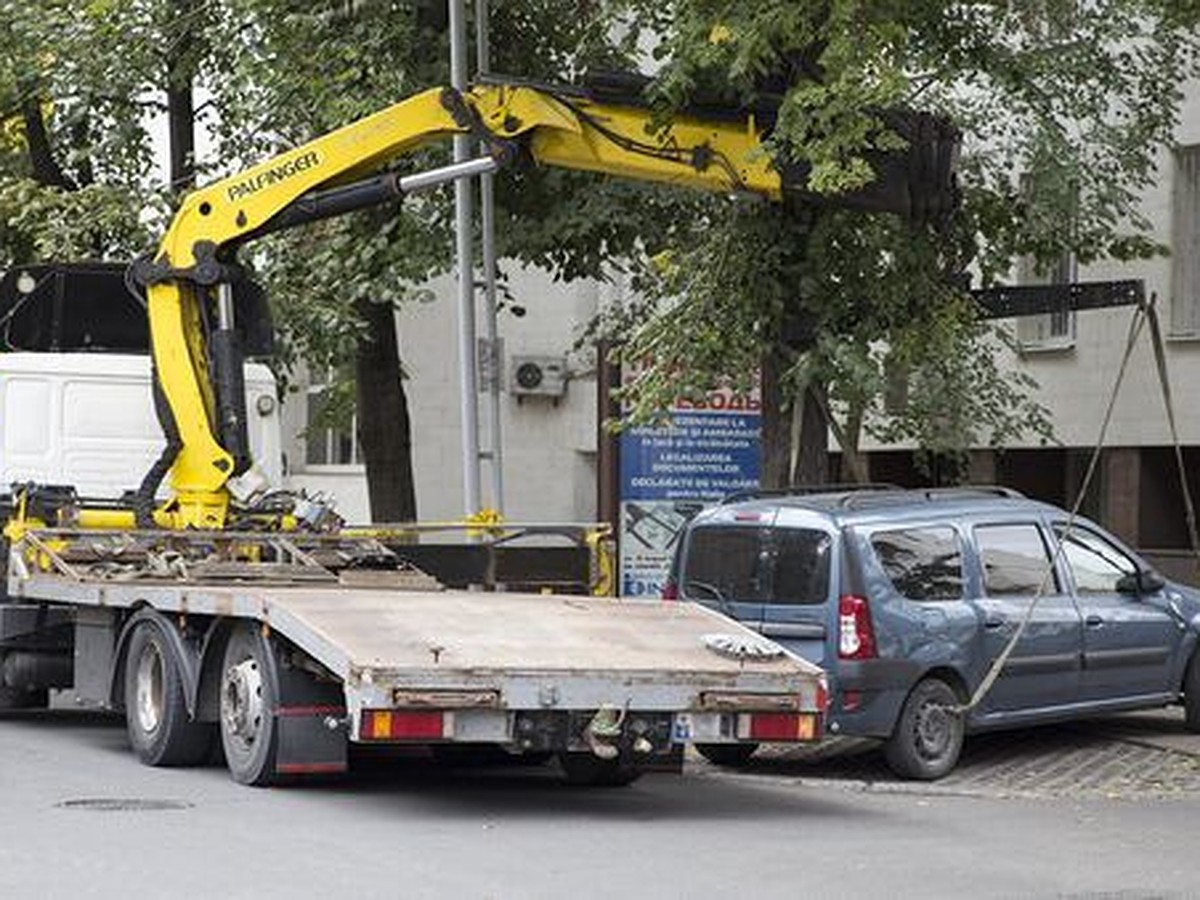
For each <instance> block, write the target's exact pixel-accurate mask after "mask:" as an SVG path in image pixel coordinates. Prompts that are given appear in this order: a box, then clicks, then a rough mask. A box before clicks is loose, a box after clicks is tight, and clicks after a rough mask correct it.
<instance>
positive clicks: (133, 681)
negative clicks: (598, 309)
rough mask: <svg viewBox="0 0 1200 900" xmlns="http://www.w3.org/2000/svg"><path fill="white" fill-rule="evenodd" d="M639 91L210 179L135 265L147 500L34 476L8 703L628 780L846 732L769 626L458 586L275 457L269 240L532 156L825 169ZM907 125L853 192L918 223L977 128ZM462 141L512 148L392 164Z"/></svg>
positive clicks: (199, 733)
mask: <svg viewBox="0 0 1200 900" xmlns="http://www.w3.org/2000/svg"><path fill="white" fill-rule="evenodd" d="M634 87H635V88H636V89H634V90H631V89H630V86H629V84H628V83H616V84H613V83H609V84H607V85H604V84H600V85H598V86H593V87H592V88H582V89H581V88H572V87H558V86H547V85H535V84H530V83H525V82H521V81H514V80H503V79H501V80H497V81H490V82H485V83H479V84H476V85H474V86H473V87H471V88H470V89H468V90H466V91H459V90H455V89H452V88H435V89H431V90H428V91H425V92H423V93H420V94H417V95H415V96H413V97H410V98H408V99H406V100H402V101H400V102H399V103H397V104H395V105H393V106H391V107H388V108H386V109H384V110H382V111H380V112H378V113H375V114H373V115H370V116H368V117H366V118H364V119H362V120H360V121H357V122H354V123H352V124H350V125H347V126H345V127H343V128H341V129H339V130H337V131H334V132H332V133H330V134H327V135H325V136H323V137H319V138H317V139H316V140H313V141H312V142H310V143H307V144H305V145H303V146H300V147H296V148H294V149H291V150H288V151H286V152H284V153H281V154H280V155H278V156H276V157H275V158H272V159H269V160H266V161H264V162H262V163H260V164H257V165H255V166H253V167H251V168H249V169H247V170H245V171H243V172H239V173H237V174H235V175H232V176H230V177H228V178H225V179H223V180H220V181H217V182H216V183H214V184H211V185H209V186H207V187H203V188H200V189H198V190H196V191H195V192H193V193H192V194H190V195H189V196H187V197H186V198H185V199H184V200H183V201H182V204H181V206H180V208H179V210H178V212H177V213H176V214H175V216H174V218H173V220H172V222H171V224H170V226H169V228H168V229H167V231H166V233H165V235H164V236H163V238H162V240H161V243H160V245H159V247H158V251H157V253H155V254H154V255H153V256H150V257H146V258H143V259H140V260H138V261H136V262H135V263H134V264H133V265H132V266H131V268H130V277H131V280H133V281H134V282H136V283H137V284H139V285H140V286H142V288H143V289H144V291H145V295H146V301H147V310H148V318H149V324H150V335H151V349H152V359H153V369H154V392H155V403H156V409H157V412H158V417H159V419H160V422H161V424H162V426H163V431H164V434H165V436H166V448H165V450H164V452H163V455H162V457H161V458H160V459H159V460H158V462H157V463H156V464H155V465H154V467H153V468H152V469H151V471H150V472H148V473H147V474H146V477H145V478H144V479H143V482H142V484H141V486H140V487H139V489H138V490H137V492H136V493H135V494H134V496H133V497H132V499H127V500H123V501H110V502H95V501H85V500H83V499H81V498H80V497H79V496H78V495H77V493H76V491H75V490H74V488H72V487H70V486H53V485H37V484H26V485H16V486H14V488H13V492H12V495H11V504H12V514H11V517H10V518H9V520H8V522H7V524H6V526H5V528H4V536H5V538H6V539H7V541H8V542H9V552H8V573H7V575H8V578H7V598H6V599H5V600H4V601H3V602H2V603H0V703H7V704H8V705H17V704H20V703H22V702H35V703H36V702H41V701H42V700H44V698H45V693H46V691H47V689H50V688H72V689H73V691H74V693H75V695H76V697H77V698H78V700H79V701H80V702H83V703H88V704H94V705H98V706H101V707H107V708H113V709H118V710H124V714H125V719H126V726H127V731H128V735H129V740H130V743H131V745H132V748H133V750H134V752H135V753H136V755H137V756H138V757H139V759H140V760H141V761H142V762H144V763H146V764H149V765H155V766H167V765H191V764H197V763H199V762H201V761H203V760H205V759H207V758H208V757H209V756H210V754H211V752H212V750H213V747H214V746H217V745H219V747H220V749H221V751H223V755H224V758H225V761H226V764H227V766H228V768H229V771H230V773H231V775H232V777H233V778H234V779H235V780H236V781H238V782H241V783H245V784H254V785H265V784H271V783H275V782H278V781H280V780H283V779H297V778H302V777H304V776H311V775H324V774H328V773H337V772H342V771H345V770H346V768H347V765H348V747H349V746H350V745H351V744H409V745H412V744H417V745H429V746H433V747H442V748H445V747H448V746H453V745H468V746H478V745H490V746H493V747H494V746H496V745H498V746H500V747H502V748H504V749H505V750H506V751H508V752H510V753H513V754H517V755H521V754H527V755H528V754H536V755H549V754H555V755H557V757H558V759H559V761H560V764H561V766H562V768H563V770H564V772H565V773H566V775H567V777H568V779H569V780H572V781H577V782H581V783H589V784H609V785H611V784H627V783H629V782H630V781H632V780H633V779H635V778H636V777H637V776H638V775H639V774H640V773H641V771H643V769H645V768H646V767H648V766H650V765H653V764H655V763H663V762H664V761H672V760H674V761H675V763H676V764H677V761H678V760H679V758H680V753H679V749H680V748H681V747H682V746H683V745H684V744H686V743H689V742H693V743H700V744H712V745H745V744H757V743H762V742H805V741H814V740H817V739H819V738H820V737H821V734H822V726H823V723H822V719H823V714H824V711H825V707H826V702H827V697H826V683H825V678H824V675H823V673H822V672H821V671H820V670H819V669H817V668H816V667H814V666H812V665H810V664H808V663H806V662H804V661H803V660H801V659H799V658H797V657H794V656H792V655H790V654H788V653H787V652H785V651H784V650H782V649H781V648H780V647H779V646H778V645H776V644H774V643H773V642H771V641H769V640H767V639H765V638H763V637H762V636H761V635H758V634H756V633H754V632H753V631H750V630H748V629H746V628H744V627H742V626H741V625H739V624H737V623H735V622H733V621H731V620H729V619H727V618H725V617H723V616H721V615H719V614H717V613H714V612H712V611H709V610H706V609H704V608H702V607H700V606H696V605H691V604H685V603H678V602H670V601H665V602H664V601H655V600H637V601H630V600H622V599H616V598H597V597H581V596H569V597H568V596H544V595H521V594H504V593H481V592H461V591H459V592H455V591H444V590H439V589H438V586H437V585H436V584H431V583H430V582H429V579H428V578H426V577H425V576H423V575H422V574H421V573H420V572H416V571H411V570H406V569H404V568H402V567H397V565H396V561H395V559H394V557H393V556H392V554H390V553H389V552H388V551H387V550H386V548H385V547H383V546H382V544H381V543H380V541H379V540H378V538H377V537H374V536H372V535H371V534H370V533H369V531H364V530H362V529H356V530H354V531H350V530H344V529H342V528H341V527H340V523H339V520H338V519H337V518H336V516H333V515H331V514H330V511H329V510H328V509H327V508H325V507H324V506H323V505H322V504H321V503H319V502H313V501H312V500H310V499H308V498H305V497H303V496H300V495H292V494H288V493H286V492H281V491H270V490H267V489H266V485H265V479H264V478H263V477H262V476H261V473H260V472H259V469H258V467H257V466H256V465H255V463H254V460H253V458H252V454H251V451H250V442H249V440H248V438H247V413H246V401H245V396H246V394H245V388H244V383H243V378H244V374H243V373H244V369H243V356H244V347H243V343H244V341H245V340H246V339H247V336H248V335H254V334H261V333H263V331H264V320H263V317H264V316H265V315H266V313H265V309H266V307H265V304H264V303H262V302H261V300H262V297H261V292H260V291H258V290H256V289H255V287H254V285H253V283H252V282H251V280H250V279H249V277H248V275H247V273H246V270H245V269H244V268H243V267H242V266H240V265H239V264H238V261H237V253H238V250H239V249H240V248H241V247H244V246H245V245H247V244H248V243H250V242H251V241H253V240H254V239H255V238H258V237H261V236H262V235H265V234H268V233H271V232H274V231H278V230H280V229H284V228H291V227H296V226H299V225H303V224H305V223H309V222H313V221H316V220H319V219H323V218H326V217H329V216H335V215H341V214H344V213H348V212H351V211H353V210H357V209H362V208H365V207H368V206H374V205H378V204H385V203H392V202H397V201H400V200H401V199H402V198H404V197H405V196H407V195H409V194H412V193H415V192H418V191H422V190H427V189H430V188H433V187H436V186H438V185H441V184H445V183H447V182H449V181H452V180H454V179H457V178H462V177H467V176H470V175H473V174H477V173H481V172H489V171H494V170H497V169H499V168H501V167H502V166H505V165H514V164H519V163H522V162H524V163H526V164H528V163H533V164H540V165H549V166H560V167H565V168H571V169H582V170H590V171H595V172H601V173H606V174H608V175H613V176H617V177H626V178H635V179H641V180H650V181H659V182H666V183H671V184H678V185H684V186H689V187H694V188H701V189H706V190H713V191H748V192H751V193H755V194H759V195H762V196H764V197H766V198H768V199H769V200H771V201H777V202H778V201H783V200H785V199H787V198H788V197H790V196H794V195H796V194H801V195H804V194H806V188H805V181H804V175H805V169H804V167H803V166H800V165H797V164H795V163H793V162H788V161H783V160H776V159H774V158H773V157H772V155H771V153H770V152H768V150H767V148H766V146H765V145H764V140H765V138H766V137H767V136H768V134H769V130H770V128H771V127H772V124H773V115H774V113H773V111H772V110H770V109H767V108H758V109H750V110H747V109H729V108H720V109H718V108H704V107H698V108H695V109H690V110H684V111H683V112H682V113H680V114H679V115H678V116H676V117H675V118H674V119H673V120H672V121H671V122H670V124H669V125H666V126H661V127H660V126H659V125H658V124H657V122H656V118H655V116H654V113H653V112H652V111H651V110H650V109H648V108H647V106H646V105H645V104H644V103H642V102H641V101H640V87H639V86H637V85H635V86H634ZM909 121H910V124H912V125H913V126H914V127H912V128H911V129H909V133H908V137H909V139H910V144H909V148H908V149H907V150H906V151H903V152H898V153H895V154H892V155H891V156H889V157H887V158H883V159H881V160H880V161H878V162H879V168H880V171H881V178H880V179H879V180H878V184H876V185H873V186H871V187H869V188H868V189H866V190H864V191H862V192H859V193H858V194H856V195H852V196H848V197H847V198H845V199H844V202H846V203H849V204H851V205H862V206H868V207H873V208H883V209H891V210H893V211H896V212H900V213H906V214H907V213H911V212H913V210H914V207H915V206H917V205H918V204H919V205H922V206H924V207H928V205H929V203H930V202H931V198H945V197H948V196H949V195H950V193H952V184H951V182H952V175H951V174H950V163H949V160H950V159H951V157H952V155H953V154H952V150H953V145H954V140H955V138H954V135H953V134H952V133H951V132H950V131H949V129H947V128H945V127H942V126H941V124H940V123H938V122H936V121H934V120H932V119H929V118H928V117H925V118H922V117H915V118H912V119H910V120H909ZM457 134H467V135H470V136H472V137H473V138H474V139H475V140H476V141H477V142H478V144H479V145H480V146H482V147H483V148H485V152H483V153H481V155H480V156H479V157H478V158H475V159H471V160H467V161H465V162H459V163H454V164H450V165H446V166H443V167H440V168H436V169H433V170H430V171H423V172H415V173H408V174H405V173H403V172H402V171H401V170H399V169H397V168H394V167H392V166H393V164H394V163H396V162H397V161H399V160H401V159H402V158H403V157H404V156H405V154H406V153H409V152H410V151H412V150H413V149H415V148H418V147H420V146H423V145H426V144H428V143H430V142H432V141H439V140H444V139H447V138H449V137H451V136H453V135H457ZM168 472H169V474H170V491H169V492H168V496H167V499H165V500H163V501H158V500H156V499H155V498H156V496H158V489H159V486H160V482H161V480H162V478H163V477H164V476H165V475H166V474H167V473H168ZM676 767H677V765H676Z"/></svg>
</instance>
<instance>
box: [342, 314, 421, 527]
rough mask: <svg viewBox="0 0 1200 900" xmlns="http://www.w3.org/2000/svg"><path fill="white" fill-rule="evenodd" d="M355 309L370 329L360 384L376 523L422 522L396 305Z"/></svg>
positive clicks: (361, 348) (358, 364)
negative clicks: (419, 511) (419, 517)
mask: <svg viewBox="0 0 1200 900" xmlns="http://www.w3.org/2000/svg"><path fill="white" fill-rule="evenodd" d="M355 309H356V310H357V312H358V314H359V315H360V316H361V317H362V319H363V321H364V322H366V323H367V334H366V336H365V337H363V338H362V339H361V340H359V342H358V354H357V359H356V360H355V379H356V391H357V394H356V399H357V402H358V443H359V447H360V448H361V449H362V454H363V461H364V462H365V463H366V467H367V495H368V497H369V500H370V505H371V521H373V522H411V521H414V520H415V519H416V518H417V496H416V489H415V486H414V483H413V471H412V430H411V423H410V421H409V418H408V399H407V397H406V396H405V394H404V381H403V378H402V375H401V368H400V348H399V344H398V343H397V340H396V317H395V314H394V313H393V310H392V305H391V304H390V303H372V302H370V301H362V300H360V301H358V302H357V303H356V304H355Z"/></svg>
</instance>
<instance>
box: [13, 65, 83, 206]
mask: <svg viewBox="0 0 1200 900" xmlns="http://www.w3.org/2000/svg"><path fill="white" fill-rule="evenodd" d="M22 91H23V93H24V95H25V99H24V100H22V101H21V120H22V124H23V125H24V127H25V146H26V147H27V148H28V149H29V166H30V169H31V170H32V175H33V180H34V181H36V182H37V183H38V184H41V185H44V186H45V187H57V188H62V189H63V190H64V191H73V190H75V183H74V182H73V181H72V180H71V179H70V178H69V177H68V176H67V174H66V172H64V171H63V169H62V166H60V165H59V164H58V160H56V159H55V158H54V151H53V149H52V148H51V146H50V135H49V134H48V133H47V131H46V119H45V117H44V116H43V114H42V99H41V95H40V94H39V93H38V92H37V91H36V90H34V89H32V87H31V86H30V85H29V84H25V85H22Z"/></svg>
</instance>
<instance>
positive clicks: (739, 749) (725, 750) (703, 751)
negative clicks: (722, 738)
mask: <svg viewBox="0 0 1200 900" xmlns="http://www.w3.org/2000/svg"><path fill="white" fill-rule="evenodd" d="M757 749H758V744H697V745H696V752H697V753H699V754H700V755H701V756H703V757H704V758H705V759H707V760H708V761H709V762H710V763H712V764H713V765H714V766H730V767H733V768H736V767H738V766H744V765H745V764H746V763H748V762H749V761H750V757H751V756H753V755H754V751H755V750H757Z"/></svg>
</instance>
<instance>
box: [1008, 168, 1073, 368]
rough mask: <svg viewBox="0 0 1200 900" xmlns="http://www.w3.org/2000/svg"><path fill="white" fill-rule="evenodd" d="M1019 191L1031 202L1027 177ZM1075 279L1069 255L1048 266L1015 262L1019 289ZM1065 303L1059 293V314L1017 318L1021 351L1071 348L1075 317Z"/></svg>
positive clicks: (1027, 259) (1025, 260)
mask: <svg viewBox="0 0 1200 900" xmlns="http://www.w3.org/2000/svg"><path fill="white" fill-rule="evenodd" d="M1021 190H1022V192H1023V193H1024V194H1025V195H1026V197H1027V198H1028V199H1032V195H1033V193H1034V190H1035V187H1034V180H1033V178H1032V177H1031V176H1029V175H1026V176H1025V177H1024V178H1022V179H1021ZM1078 276H1079V269H1078V266H1077V264H1076V260H1075V255H1074V254H1073V253H1063V254H1062V255H1061V256H1059V258H1058V259H1056V260H1053V261H1051V262H1050V263H1049V264H1047V263H1042V264H1041V265H1039V264H1038V261H1037V260H1035V259H1034V258H1033V257H1032V256H1023V257H1021V258H1020V259H1018V260H1017V284H1019V285H1057V284H1062V285H1067V284H1072V283H1074V282H1075V281H1076V280H1078ZM1066 300H1067V297H1066V292H1063V295H1062V301H1063V308H1062V309H1061V310H1055V311H1053V312H1048V313H1039V314H1038V315H1034V316H1019V317H1018V318H1017V340H1018V341H1019V342H1020V344H1021V349H1022V350H1062V349H1064V348H1067V347H1073V346H1074V345H1075V313H1074V312H1073V311H1072V310H1069V309H1067V308H1066Z"/></svg>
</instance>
